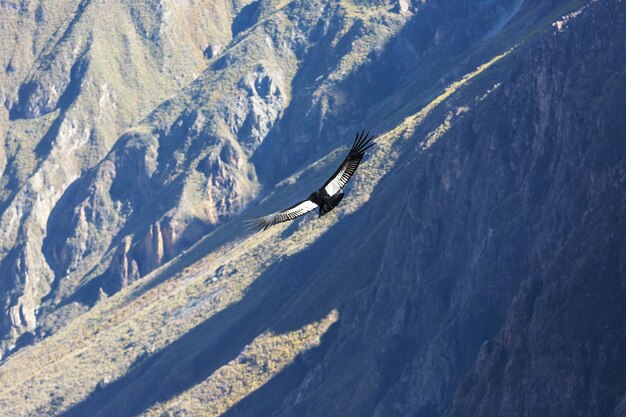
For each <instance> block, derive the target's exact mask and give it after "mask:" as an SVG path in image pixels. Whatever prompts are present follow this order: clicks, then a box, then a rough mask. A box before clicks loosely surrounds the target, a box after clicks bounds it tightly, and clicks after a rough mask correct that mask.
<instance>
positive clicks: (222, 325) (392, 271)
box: [0, 1, 626, 417]
mask: <svg viewBox="0 0 626 417" xmlns="http://www.w3.org/2000/svg"><path fill="white" fill-rule="evenodd" d="M159 4H161V3H159ZM163 4H165V3H163ZM85 7H87V9H85V10H88V7H89V6H88V4H87V5H86V6H85ZM206 7H208V6H206ZM216 7H217V6H216ZM232 7H233V12H229V13H226V14H224V16H226V17H225V20H224V23H223V26H225V27H229V28H230V32H231V33H232V36H233V39H232V40H230V41H228V40H226V43H223V44H220V45H224V46H220V47H219V48H218V46H215V45H217V43H212V44H211V45H213V46H212V47H211V48H208V49H207V48H204V49H202V48H199V47H198V48H197V49H196V50H197V51H201V50H204V51H205V52H206V57H205V58H203V57H200V58H199V59H201V60H204V59H207V61H206V64H207V66H206V68H205V69H204V70H203V71H202V72H201V73H198V74H197V78H195V79H194V81H192V82H191V83H190V84H188V85H186V86H185V87H184V88H182V89H176V88H174V87H173V89H174V90H175V92H174V91H173V92H172V93H170V95H171V98H169V99H168V100H166V101H164V102H162V103H161V104H159V105H157V104H158V103H155V104H154V106H156V107H155V108H154V109H153V110H152V111H151V112H149V113H146V115H142V116H141V117H142V119H141V121H135V122H132V123H131V124H132V125H133V127H132V128H127V127H123V128H122V129H121V130H122V131H123V133H121V134H120V135H119V138H118V139H117V140H115V139H113V142H111V143H110V145H109V147H108V148H105V150H103V151H102V152H101V153H99V154H98V155H99V156H98V157H97V158H94V159H93V160H90V161H91V162H89V163H85V165H84V166H83V168H81V170H80V171H79V172H80V174H79V176H78V177H77V178H76V179H75V180H74V182H73V183H72V185H69V186H67V185H65V186H59V187H60V188H59V190H63V191H58V195H59V197H58V202H56V203H50V204H51V206H50V207H53V208H51V209H50V211H49V215H45V213H43V212H42V213H43V214H42V219H45V223H46V228H45V231H46V233H45V234H44V235H45V236H44V235H41V236H40V239H41V240H38V241H34V242H35V243H32V244H31V246H30V249H28V245H26V246H19V245H18V246H17V247H16V248H13V249H11V253H10V254H9V255H7V257H5V258H4V259H6V260H5V261H3V262H5V264H6V265H8V266H6V267H3V268H4V269H3V270H2V271H3V272H2V273H3V275H2V277H3V283H4V284H3V285H6V283H10V282H12V281H11V280H7V279H5V278H4V277H13V278H15V277H18V278H19V277H20V275H19V273H21V272H20V271H22V272H24V269H22V270H20V269H19V268H17V267H15V268H12V265H16V266H19V265H24V264H26V265H30V264H28V262H26V263H25V261H24V260H23V259H28V258H24V256H25V255H22V254H23V253H31V254H36V256H35V255H33V257H34V258H36V257H37V256H38V257H40V260H39V262H45V264H46V265H47V268H49V269H50V271H52V276H53V277H54V278H53V279H52V280H51V281H50V278H45V277H47V275H45V274H44V275H42V276H43V277H44V278H45V280H44V282H51V283H52V290H50V289H47V288H45V287H42V288H41V289H39V290H38V291H39V292H32V291H31V292H28V291H24V290H23V289H22V288H21V287H14V286H6V287H3V295H5V296H7V297H6V299H7V300H14V299H15V297H14V294H27V293H28V294H39V295H38V296H42V294H48V296H47V297H46V298H45V299H43V304H41V308H40V310H39V312H38V314H39V316H38V318H39V321H38V322H37V324H36V326H37V327H36V328H35V329H30V331H34V332H35V333H36V335H35V338H34V343H33V344H32V346H26V347H23V348H21V349H17V350H13V351H12V354H11V355H9V356H8V357H7V358H6V359H5V360H4V362H2V363H1V364H0V372H1V378H0V409H1V410H3V411H2V412H3V413H7V415H24V416H26V415H33V416H34V415H37V416H39V415H63V416H82V415H101V416H109V415H115V416H135V415H155V416H163V415H222V414H225V415H231V416H239V415H294V414H296V413H297V414H301V415H321V414H323V415H379V416H394V415H398V416H400V415H402V416H404V415H416V416H422V417H426V416H439V415H468V414H480V415H487V414H488V415H495V414H507V415H508V414H516V415H517V414H519V415H536V414H537V413H541V414H549V415H571V414H576V413H583V414H585V415H587V414H593V415H611V414H613V413H615V414H616V415H618V414H619V413H620V412H623V410H622V409H623V400H622V399H621V396H622V395H623V393H624V391H625V389H626V387H624V385H623V384H624V382H623V378H621V377H620V375H622V374H623V366H624V363H623V361H622V360H621V356H620V355H619V352H620V351H621V350H620V349H621V348H622V347H623V345H624V340H623V334H624V331H623V328H622V327H623V326H622V324H621V321H620V320H619V317H621V315H622V314H623V307H622V305H623V299H624V290H625V288H624V285H623V283H624V282H625V281H624V265H623V259H625V257H624V255H625V254H624V253H623V250H622V248H623V247H624V242H623V237H622V236H624V230H623V229H624V224H623V220H622V219H623V218H624V214H625V213H624V207H625V206H624V193H623V190H624V181H625V180H626V175H625V174H624V172H625V166H626V165H625V163H624V162H625V161H624V157H625V154H626V153H625V150H626V149H625V145H624V141H623V137H624V133H625V132H626V125H625V120H626V117H624V116H626V114H624V108H625V107H624V106H623V97H624V92H625V89H626V86H625V85H624V84H625V82H624V80H626V78H625V75H626V74H624V71H625V68H624V65H623V63H624V62H626V59H625V58H626V56H624V55H625V52H626V51H625V50H624V48H623V42H622V40H623V39H624V38H625V36H624V35H626V34H625V33H624V27H623V24H622V22H623V18H624V13H625V9H624V5H623V4H622V3H621V2H611V1H604V2H601V1H598V2H591V3H589V4H588V5H580V4H578V3H575V2H563V3H550V4H548V3H544V2H541V1H526V2H523V3H520V2H501V3H500V2H498V3H497V4H494V3H490V4H483V3H482V2H469V1H467V2H466V1H456V2H444V3H442V4H440V5H435V4H433V3H430V2H426V3H420V4H419V5H418V4H414V3H411V4H407V3H404V2H400V3H397V4H394V3H382V2H381V3H374V2H372V3H347V2H342V3H337V4H332V5H330V4H329V5H321V4H318V3H298V2H291V3H287V4H284V3H276V4H272V3H251V4H249V5H243V4H242V5H232ZM70 9H71V8H68V10H70ZM218 9H220V8H219V7H218ZM141 10H145V9H141V8H139V9H137V10H136V11H135V12H130V15H131V16H135V17H136V16H140V17H141V16H143V17H142V19H147V20H148V21H149V20H150V17H151V16H153V15H152V14H148V15H145V14H142V13H143V12H142V11H141ZM220 10H221V9H220ZM84 13H86V12H84ZM84 13H83V14H82V15H81V16H84ZM228 19H232V20H230V21H229V20H228ZM79 21H80V19H79ZM485 22H486V23H485ZM157 26H158V25H157ZM137 27H139V28H140V29H136V30H137V31H138V33H139V32H141V33H148V32H150V29H146V28H148V27H150V23H149V22H144V23H142V24H141V25H139V26H137ZM160 27H162V26H160ZM141 28H144V29H141ZM142 31H143V32H142ZM148 38H150V36H148ZM220 48H224V49H223V50H222V49H220ZM259 61H261V64H258V62H259ZM199 62H200V61H199ZM91 65H92V64H89V66H88V67H87V68H88V71H89V68H92V66H91ZM71 72H72V71H71V70H70V73H71ZM87 73H88V74H89V72H87ZM69 78H70V80H71V79H72V77H71V75H69ZM15 91H17V90H15ZM84 91H85V90H84V89H82V88H81V93H80V94H79V95H78V96H77V97H79V98H80V97H83V96H82V94H84ZM12 97H14V98H16V97H17V96H15V93H14V95H13V96H12ZM157 101H158V100H157ZM19 103H20V102H19V100H18V101H17V104H15V103H14V105H11V106H8V108H6V112H7V114H5V116H6V117H7V120H8V119H11V118H12V121H11V125H10V126H11V128H10V129H18V127H16V126H17V125H18V124H19V123H21V122H20V121H23V120H30V119H27V116H28V117H30V116H32V117H33V119H32V120H33V121H37V122H38V123H40V122H42V120H44V119H45V118H46V117H47V116H46V115H41V114H38V115H35V114H34V113H33V114H30V115H27V114H26V113H25V110H24V109H27V108H29V107H28V106H25V105H22V104H19ZM24 103H29V101H28V100H26V101H24ZM15 106H17V107H15ZM14 107H15V110H14V115H15V116H14V117H13V116H11V115H10V114H9V113H10V110H11V109H13V108H14ZM33 108H35V107H33ZM37 108H39V109H40V110H37V111H40V112H45V111H48V110H45V109H47V107H46V106H43V107H41V106H40V107H37ZM33 111H34V110H33ZM55 111H57V112H59V114H61V113H62V111H63V110H59V109H57V110H52V113H54V112H55ZM20 112H22V113H20ZM52 113H49V114H52ZM137 117H139V116H137ZM366 121H367V122H368V123H369V124H371V126H372V128H373V129H374V130H375V131H376V132H378V133H380V139H379V140H378V146H377V147H376V148H375V149H374V152H373V153H372V156H371V157H370V158H369V159H368V160H366V162H365V163H364V164H363V166H362V167H361V168H359V172H358V173H357V176H356V177H355V178H354V180H353V182H352V183H351V185H350V187H349V189H348V195H347V197H346V199H345V200H344V201H343V202H342V204H341V205H340V207H339V208H338V209H337V210H336V211H333V213H331V214H330V215H329V216H327V217H324V218H322V219H316V218H315V216H311V218H305V219H303V220H300V221H298V222H296V223H293V224H285V225H280V226H277V227H274V228H271V229H270V230H268V231H267V232H266V233H263V234H258V235H248V234H246V233H245V232H244V231H243V229H242V226H241V216H240V215H239V213H240V212H243V215H255V214H258V213H265V212H268V211H271V210H273V209H276V208H279V207H281V206H283V205H284V204H285V201H291V200H293V199H296V198H298V197H299V196H305V195H307V193H308V192H310V190H311V189H313V188H314V187H316V186H319V184H321V182H322V181H323V180H324V179H325V178H326V177H327V176H328V174H329V173H330V172H332V170H333V169H334V167H335V164H336V163H338V161H339V160H340V159H341V158H342V157H343V152H345V146H343V147H340V148H339V149H335V147H337V146H341V145H346V144H347V143H348V142H349V137H350V136H351V134H352V130H354V128H353V126H354V125H361V124H363V123H365V122H366ZM33 123H34V122H33ZM11 131H13V130H11ZM15 131H17V130H15ZM8 137H10V135H9V136H7V138H8ZM70 137H74V136H70ZM9 142H10V140H9V141H7V143H9ZM56 146H57V142H56V141H53V142H52V146H51V155H52V154H53V153H54V152H55V151H54V149H56V148H55V147H56ZM65 149H66V148H63V149H61V148H59V150H58V151H56V152H58V154H59V156H61V155H63V154H64V152H65ZM22 152H26V151H22ZM26 153H27V152H26ZM44 159H45V161H51V162H52V161H53V159H51V157H50V156H48V157H46V158H44ZM13 164H15V162H13ZM19 166H20V167H26V165H19ZM20 169H24V168H20ZM44 171H45V170H44ZM44 171H42V172H44ZM45 172H47V171H45ZM16 178H18V177H16ZM19 181H20V180H19V179H18V180H15V183H17V184H20V182H19ZM64 187H66V188H64ZM18 188H19V187H18ZM18 193H19V191H18ZM36 195H37V194H36V193H35V194H34V196H35V197H36ZM251 202H253V203H252V204H250V203H251ZM7 207H10V205H9V206H7ZM46 207H47V206H46ZM9 212H10V211H8V212H7V213H9ZM39 221H41V219H40V220H39ZM31 233H32V232H31ZM25 236H31V235H25ZM33 236H34V235H33ZM38 236H39V235H38ZM25 241H26V242H30V241H29V240H28V239H26V240H25ZM37 242H39V243H37ZM38 245H40V246H38ZM38 247H40V248H41V251H40V252H38V251H37V248H38ZM29 251H30V252H29ZM41 259H43V261H42V260H41ZM29 262H30V261H29ZM26 271H32V270H30V269H26ZM27 275H28V276H29V277H32V276H35V274H34V273H32V272H29V273H28V274H27ZM37 276H38V277H39V276H40V275H37ZM13 278H12V279H13ZM46 280H47V281H46ZM31 282H36V281H34V280H33V281H31ZM46 285H48V284H46ZM16 291H17V292H16ZM20 291H22V292H21V293H20ZM11 297H13V298H11ZM18 298H19V297H18ZM32 300H35V301H33V302H32V303H31V304H29V306H30V307H32V308H35V306H36V305H37V303H36V297H35V298H33V299H32ZM10 304H11V302H10V301H9V302H7V305H10ZM22 304H23V303H22ZM18 305H19V303H18ZM9 310H10V308H9ZM26 311H27V310H26ZM25 317H27V316H25ZM18 321H19V320H18ZM9 323H12V322H10V321H9ZM599 323H602V324H601V325H600V324H599ZM14 324H15V323H14ZM7 328H10V326H9V327H7ZM13 328H16V327H15V326H14V327H13ZM22 330H24V329H22ZM26 330H28V328H27V329H26ZM18 334H19V332H17V330H15V331H14V332H13V333H7V335H8V336H7V338H6V339H5V340H7V342H6V343H7V346H9V344H10V343H12V342H13V341H14V340H15V339H16V338H17V337H18ZM24 334H26V333H24ZM42 336H47V337H42ZM31 339H32V336H31ZM29 341H33V340H26V339H25V336H22V339H21V341H20V342H18V345H19V344H20V343H21V344H27V342H29ZM555 397H556V398H558V399H559V400H558V401H557V402H555V401H554V398H555ZM620 401H621V404H622V406H620V405H619V404H620ZM619 407H622V409H620V408H619ZM620 410H621V411H620Z"/></svg>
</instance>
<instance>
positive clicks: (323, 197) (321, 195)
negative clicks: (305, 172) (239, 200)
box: [246, 131, 374, 232]
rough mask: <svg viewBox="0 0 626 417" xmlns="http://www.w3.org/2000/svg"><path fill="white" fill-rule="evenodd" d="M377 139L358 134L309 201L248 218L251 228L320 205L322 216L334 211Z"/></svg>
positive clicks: (289, 218)
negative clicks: (345, 155) (346, 152)
mask: <svg viewBox="0 0 626 417" xmlns="http://www.w3.org/2000/svg"><path fill="white" fill-rule="evenodd" d="M373 139H374V136H369V132H367V133H365V131H363V132H361V133H357V134H356V138H355V139H354V143H353V144H352V148H350V152H349V153H348V156H347V157H346V159H345V160H344V161H343V163H342V164H341V165H340V166H339V168H338V169H337V171H335V173H334V174H333V175H332V176H331V177H330V178H329V179H328V181H326V183H325V184H324V185H323V186H322V188H320V189H319V190H317V191H315V192H314V193H313V194H311V195H310V196H309V197H308V198H307V199H306V200H304V201H300V202H299V203H296V204H294V205H293V206H291V207H289V208H287V209H285V210H281V211H277V212H276V213H272V214H268V215H267V216H262V217H258V218H254V219H249V220H247V221H246V223H247V226H248V228H249V229H252V230H254V231H257V232H258V231H261V230H267V228H268V227H270V226H273V225H275V224H278V223H282V222H286V221H289V220H293V219H296V218H298V217H300V216H303V215H305V214H306V213H308V212H310V211H313V210H315V209H316V208H319V217H322V216H323V215H325V214H326V213H328V212H330V211H332V209H334V208H335V207H337V205H338V204H339V202H340V201H341V200H342V199H343V193H342V192H340V191H341V190H342V189H343V187H345V186H346V184H347V183H348V181H349V180H350V178H352V176H353V175H354V173H355V172H356V169H357V168H358V167H359V164H360V163H361V160H362V159H363V157H364V156H365V151H367V150H368V149H369V148H371V147H372V146H374V143H372V140H373Z"/></svg>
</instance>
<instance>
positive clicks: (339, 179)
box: [322, 131, 375, 196]
mask: <svg viewBox="0 0 626 417" xmlns="http://www.w3.org/2000/svg"><path fill="white" fill-rule="evenodd" d="M374 138H375V137H374V136H369V132H367V133H365V131H362V132H361V133H358V132H357V134H356V138H355V139H354V143H353V144H352V148H351V149H350V152H349V153H348V156H347V157H346V159H345V160H344V161H343V163H342V164H341V166H340V167H339V168H338V169H337V171H335V173H334V174H333V175H332V176H331V177H330V178H329V179H328V181H326V183H325V184H324V185H323V186H322V187H323V188H324V190H325V191H326V192H327V193H328V195H330V196H333V195H335V194H337V193H338V192H339V191H341V189H342V188H343V187H345V186H346V184H347V183H348V181H349V180H350V178H352V176H353V175H354V173H355V172H356V169H357V168H358V167H359V163H360V162H361V159H363V157H364V156H365V151H366V150H368V149H369V148H371V147H372V146H374V144H373V143H370V142H371V141H372V139H374Z"/></svg>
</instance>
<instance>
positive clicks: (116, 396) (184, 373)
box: [60, 212, 384, 417]
mask: <svg viewBox="0 0 626 417" xmlns="http://www.w3.org/2000/svg"><path fill="white" fill-rule="evenodd" d="M363 217H364V216H363V213H362V212H359V213H356V214H355V215H352V216H350V217H348V218H346V219H343V220H341V221H340V222H339V223H338V224H337V225H336V226H335V227H333V228H332V229H331V230H330V231H329V232H328V233H327V234H325V235H324V236H322V237H321V238H320V239H319V240H318V241H317V242H316V243H315V244H314V245H312V246H311V247H310V248H308V249H306V250H304V251H303V252H301V253H298V254H296V255H294V256H291V257H289V258H286V259H284V260H283V261H282V262H277V263H275V264H273V265H271V266H270V267H269V268H268V269H267V270H266V271H265V272H264V273H263V274H262V275H261V276H260V277H259V278H258V279H257V280H256V281H255V282H254V283H253V284H251V285H250V287H249V288H248V291H247V292H246V294H245V296H244V297H243V299H242V300H241V301H239V302H237V303H235V304H233V305H231V306H229V307H227V308H226V309H225V310H223V311H221V312H219V313H217V314H215V315H214V316H212V317H211V318H209V319H207V320H206V321H204V322H203V323H201V324H199V325H198V326H196V327H195V328H193V329H192V330H190V331H189V332H187V333H186V334H184V335H183V336H182V337H180V338H179V339H177V340H176V341H174V342H172V343H171V344H169V345H168V346H166V347H164V348H163V349H162V350H160V351H159V352H156V353H154V354H153V355H151V356H149V357H147V358H145V359H143V360H141V361H140V362H139V363H136V364H134V365H133V366H132V367H131V368H130V370H129V372H128V373H127V374H126V375H124V376H123V377H122V378H120V379H118V380H117V381H115V382H113V383H111V384H109V385H106V386H104V387H101V388H100V389H98V388H97V389H96V390H95V391H94V392H92V393H91V394H90V395H89V396H88V397H87V398H86V399H85V400H83V401H82V402H80V403H78V404H76V405H75V406H73V407H72V408H71V409H69V410H67V411H66V412H64V413H62V414H61V415H60V416H63V417H71V416H85V415H106V416H113V415H114V416H117V417H131V416H136V415H139V414H140V413H142V412H143V411H145V410H147V409H149V408H150V407H151V406H153V405H155V404H157V403H161V402H165V401H167V400H168V399H171V398H173V397H175V396H177V395H179V394H181V393H183V392H185V391H186V390H188V389H190V388H192V387H193V386H195V385H197V384H199V383H200V382H202V381H204V380H205V379H206V378H208V377H209V376H210V375H211V374H212V373H213V372H215V371H216V370H217V369H218V368H220V367H221V366H223V365H225V364H227V363H228V362H229V361H231V360H233V359H235V358H236V357H237V356H238V355H239V354H240V353H241V351H242V350H243V349H244V348H245V346H247V345H248V344H250V343H251V342H252V341H253V340H254V339H255V338H256V337H257V336H259V335H261V334H262V333H264V332H266V331H271V332H273V333H276V334H282V333H286V332H290V331H292V330H297V329H300V328H302V327H304V326H305V325H307V324H310V323H312V322H315V321H319V320H321V319H323V318H324V317H326V316H327V314H328V313H329V312H330V311H332V310H333V309H335V308H339V309H340V306H341V304H342V302H343V301H344V300H345V299H346V298H347V297H349V295H350V294H352V293H353V292H354V291H355V290H356V289H358V288H360V287H362V286H363V285H365V284H366V283H367V282H368V281H369V280H370V279H371V278H373V276H374V274H375V271H376V265H377V263H378V259H379V256H380V254H379V253H376V252H375V251H376V250H378V249H377V247H376V245H374V244H373V242H374V241H376V239H372V240H364V241H362V242H359V243H358V244H355V243H354V242H353V241H351V240H350V239H349V237H348V230H349V229H353V228H357V229H358V224H359V223H360V224H363V221H362V220H363ZM348 220H349V221H348ZM377 230H378V232H382V231H384V225H383V223H379V225H378V228H377ZM376 234H377V233H376V231H370V233H369V235H370V236H374V235H376ZM344 250H345V251H355V252H356V253H360V252H363V257H362V258H361V259H360V261H359V262H355V261H353V264H346V265H344V264H342V263H343V257H342V256H341V253H342V251H344ZM333 252H334V253H333ZM337 254H338V255H337ZM359 258H360V257H357V256H351V257H350V259H355V260H356V259H359ZM321 260H324V262H321ZM318 261H319V262H318ZM336 327H337V324H336V325H334V326H333V328H334V329H336ZM334 331H336V330H333V332H334ZM327 337H329V336H327ZM301 360H302V359H301V358H299V359H297V360H296V362H295V365H292V367H289V369H288V370H286V371H285V372H284V373H281V377H280V378H279V379H278V380H276V382H273V384H280V383H281V380H282V379H284V378H287V379H289V378H290V377H289V375H292V374H293V375H294V378H295V377H298V376H299V377H301V375H302V370H300V371H299V370H298V368H297V367H298V363H300V362H299V361H301ZM293 366H295V368H293ZM285 375H286V376H285ZM281 378H282V379H281ZM272 386H273V385H272Z"/></svg>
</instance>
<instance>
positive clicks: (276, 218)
mask: <svg viewBox="0 0 626 417" xmlns="http://www.w3.org/2000/svg"><path fill="white" fill-rule="evenodd" d="M317 207H318V206H317V204H315V203H314V202H312V201H311V200H304V201H300V202H299V203H297V204H294V205H293V206H291V207H289V208H288V209H285V210H282V211H277V212H276V213H272V214H268V215H267V216H263V217H257V218H255V219H249V220H246V223H247V227H248V229H250V230H254V231H256V232H260V231H261V230H266V229H267V228H268V227H270V226H273V225H275V224H278V223H282V222H286V221H288V220H293V219H295V218H297V217H300V216H302V215H304V214H306V213H308V212H309V211H311V210H313V209H316V208H317Z"/></svg>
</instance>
